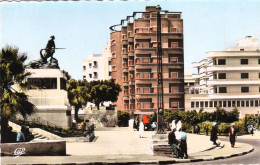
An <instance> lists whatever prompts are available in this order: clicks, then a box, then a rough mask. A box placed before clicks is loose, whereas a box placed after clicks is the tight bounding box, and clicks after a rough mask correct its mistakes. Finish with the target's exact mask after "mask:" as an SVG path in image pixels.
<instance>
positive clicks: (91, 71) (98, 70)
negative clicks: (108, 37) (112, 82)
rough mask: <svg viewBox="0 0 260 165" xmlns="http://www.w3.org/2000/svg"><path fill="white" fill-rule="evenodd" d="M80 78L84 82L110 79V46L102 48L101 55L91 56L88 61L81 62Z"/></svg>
mask: <svg viewBox="0 0 260 165" xmlns="http://www.w3.org/2000/svg"><path fill="white" fill-rule="evenodd" d="M82 66H83V67H82V68H83V70H82V76H83V79H84V80H87V81H92V80H109V79H111V53H110V46H109V45H108V46H104V48H103V54H93V55H92V56H90V57H89V58H88V60H83V61H82Z"/></svg>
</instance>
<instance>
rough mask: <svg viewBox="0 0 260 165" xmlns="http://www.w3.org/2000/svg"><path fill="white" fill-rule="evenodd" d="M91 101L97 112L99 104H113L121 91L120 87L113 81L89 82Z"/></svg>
mask: <svg viewBox="0 0 260 165" xmlns="http://www.w3.org/2000/svg"><path fill="white" fill-rule="evenodd" d="M90 85H91V101H92V102H93V103H94V104H95V105H96V107H97V109H98V110H99V104H100V103H103V102H105V101H111V102H115V101H117V99H118V95H119V93H120V92H121V91H122V89H121V87H120V85H119V84H118V83H115V82H114V80H104V81H103V80H101V81H100V80H98V81H91V82H90Z"/></svg>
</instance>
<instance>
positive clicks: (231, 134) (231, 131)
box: [210, 122, 237, 147]
mask: <svg viewBox="0 0 260 165" xmlns="http://www.w3.org/2000/svg"><path fill="white" fill-rule="evenodd" d="M217 133H218V126H217V123H216V122H213V123H212V129H211V135H210V141H212V142H213V144H214V145H217V146H219V145H220V141H219V140H218V136H217ZM228 135H229V141H230V144H231V147H234V146H235V142H236V137H237V130H236V129H235V124H234V123H232V124H231V126H230V127H229V131H228Z"/></svg>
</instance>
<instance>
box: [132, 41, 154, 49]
mask: <svg viewBox="0 0 260 165" xmlns="http://www.w3.org/2000/svg"><path fill="white" fill-rule="evenodd" d="M150 48H152V47H150V42H136V44H135V49H150Z"/></svg>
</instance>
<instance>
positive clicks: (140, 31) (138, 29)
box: [135, 27, 149, 34]
mask: <svg viewBox="0 0 260 165" xmlns="http://www.w3.org/2000/svg"><path fill="white" fill-rule="evenodd" d="M138 33H149V28H148V27H142V28H135V34H138Z"/></svg>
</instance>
